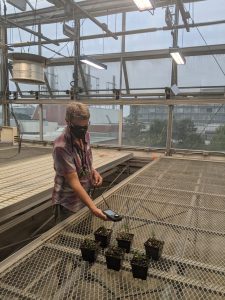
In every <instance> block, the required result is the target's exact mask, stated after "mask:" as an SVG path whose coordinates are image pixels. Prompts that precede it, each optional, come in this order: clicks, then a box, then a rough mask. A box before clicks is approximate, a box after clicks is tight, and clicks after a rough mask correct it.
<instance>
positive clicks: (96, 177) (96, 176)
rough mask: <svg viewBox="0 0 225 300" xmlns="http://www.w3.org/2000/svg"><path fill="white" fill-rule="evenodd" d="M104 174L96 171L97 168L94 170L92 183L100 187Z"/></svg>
mask: <svg viewBox="0 0 225 300" xmlns="http://www.w3.org/2000/svg"><path fill="white" fill-rule="evenodd" d="M102 181H103V179H102V176H101V175H100V174H99V173H98V172H97V171H96V170H93V173H92V184H93V186H94V187H99V186H101V185H102Z"/></svg>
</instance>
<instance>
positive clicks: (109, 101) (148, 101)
mask: <svg viewBox="0 0 225 300" xmlns="http://www.w3.org/2000/svg"><path fill="white" fill-rule="evenodd" d="M81 99H82V102H83V103H85V104H88V105H165V106H168V105H214V104H225V98H224V97H221V98H213V97H211V98H206V97H205V98H203V97H196V98H182V97H179V98H176V99H169V100H166V99H164V98H141V97H140V98H134V97H129V98H128V97H127V98H124V99H123V98H122V99H120V100H115V98H91V99H87V97H82V98H81ZM8 102H9V101H8ZM73 102H74V101H71V99H69V98H62V99H38V100H36V99H34V98H30V99H28V98H26V99H24V98H23V99H18V100H15V101H13V103H15V104H63V105H66V104H70V103H73Z"/></svg>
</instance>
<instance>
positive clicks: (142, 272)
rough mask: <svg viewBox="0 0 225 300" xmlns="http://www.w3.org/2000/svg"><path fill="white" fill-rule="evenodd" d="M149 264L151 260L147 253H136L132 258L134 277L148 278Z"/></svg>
mask: <svg viewBox="0 0 225 300" xmlns="http://www.w3.org/2000/svg"><path fill="white" fill-rule="evenodd" d="M148 266H149V260H148V258H147V257H146V256H145V255H141V256H139V257H137V256H136V255H134V257H133V258H132V260H131V268H132V274H133V277H134V278H139V279H142V280H146V278H147V276H148Z"/></svg>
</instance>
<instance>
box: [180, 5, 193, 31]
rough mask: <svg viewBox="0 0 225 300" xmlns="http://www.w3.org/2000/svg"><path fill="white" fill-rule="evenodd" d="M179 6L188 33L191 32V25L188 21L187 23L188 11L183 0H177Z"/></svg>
mask: <svg viewBox="0 0 225 300" xmlns="http://www.w3.org/2000/svg"><path fill="white" fill-rule="evenodd" d="M177 5H178V7H179V11H180V14H181V17H182V20H183V22H184V26H185V28H186V30H187V32H189V31H190V27H189V24H188V21H187V14H186V11H185V8H184V3H183V1H182V0H177Z"/></svg>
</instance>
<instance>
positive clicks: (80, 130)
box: [70, 125, 88, 139]
mask: <svg viewBox="0 0 225 300" xmlns="http://www.w3.org/2000/svg"><path fill="white" fill-rule="evenodd" d="M87 130H88V126H79V125H70V131H71V133H72V135H73V136H74V137H76V138H78V139H84V138H85V135H86V132H87Z"/></svg>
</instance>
